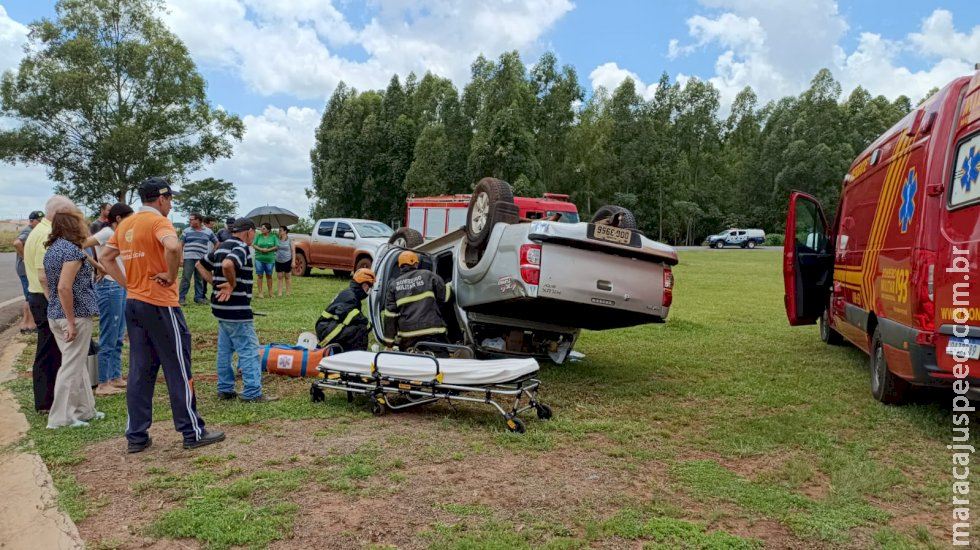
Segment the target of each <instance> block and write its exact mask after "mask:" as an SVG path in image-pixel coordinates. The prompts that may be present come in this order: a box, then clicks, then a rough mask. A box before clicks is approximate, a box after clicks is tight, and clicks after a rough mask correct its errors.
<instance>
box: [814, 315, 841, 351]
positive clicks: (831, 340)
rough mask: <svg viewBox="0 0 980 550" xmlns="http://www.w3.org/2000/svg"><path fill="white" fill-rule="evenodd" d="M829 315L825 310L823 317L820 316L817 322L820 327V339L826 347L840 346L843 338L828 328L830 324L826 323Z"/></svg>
mask: <svg viewBox="0 0 980 550" xmlns="http://www.w3.org/2000/svg"><path fill="white" fill-rule="evenodd" d="M829 314H830V312H829V311H828V310H827V309H826V308H825V309H824V310H823V315H821V316H820V320H819V321H818V324H819V326H820V339H821V340H823V343H825V344H827V345H828V346H840V345H842V344H843V343H844V337H843V336H841V335H840V333H839V332H837V331H836V330H834V329H833V328H831V327H830V324H829V323H828V322H827V319H829V317H828V315H829Z"/></svg>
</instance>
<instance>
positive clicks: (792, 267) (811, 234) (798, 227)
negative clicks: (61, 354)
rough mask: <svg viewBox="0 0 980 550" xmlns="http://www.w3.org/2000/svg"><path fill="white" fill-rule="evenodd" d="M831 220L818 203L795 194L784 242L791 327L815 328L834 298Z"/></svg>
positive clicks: (784, 262) (790, 202)
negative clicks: (832, 288)
mask: <svg viewBox="0 0 980 550" xmlns="http://www.w3.org/2000/svg"><path fill="white" fill-rule="evenodd" d="M829 243H830V238H829V231H828V230H827V218H826V216H824V213H823V209H822V208H820V203H818V202H817V199H815V198H813V197H811V196H810V195H807V194H806V193H800V192H799V191H793V193H792V194H790V197H789V213H788V215H787V217H786V240H785V241H784V242H783V287H784V289H785V292H786V294H785V302H786V304H785V305H786V316H787V317H788V318H789V324H790V325H793V326H797V325H812V324H814V323H816V322H817V319H818V318H819V317H820V315H821V313H823V310H824V308H825V307H826V306H827V300H828V299H829V297H830V285H831V282H832V280H833V271H834V255H833V251H831V250H829V246H830V244H829Z"/></svg>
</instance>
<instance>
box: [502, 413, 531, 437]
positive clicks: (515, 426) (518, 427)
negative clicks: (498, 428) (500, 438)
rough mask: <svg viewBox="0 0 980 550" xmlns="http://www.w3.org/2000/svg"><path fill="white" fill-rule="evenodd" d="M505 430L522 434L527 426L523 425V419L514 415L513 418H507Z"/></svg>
mask: <svg viewBox="0 0 980 550" xmlns="http://www.w3.org/2000/svg"><path fill="white" fill-rule="evenodd" d="M507 430H508V431H511V432H515V433H519V434H522V433H524V432H525V431H527V426H525V425H524V421H523V420H521V419H520V418H517V417H516V416H515V417H514V418H508V419H507Z"/></svg>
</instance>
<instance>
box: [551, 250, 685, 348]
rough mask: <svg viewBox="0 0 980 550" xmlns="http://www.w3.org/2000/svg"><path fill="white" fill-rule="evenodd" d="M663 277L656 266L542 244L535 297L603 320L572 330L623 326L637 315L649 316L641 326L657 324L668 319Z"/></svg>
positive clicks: (637, 260)
mask: <svg viewBox="0 0 980 550" xmlns="http://www.w3.org/2000/svg"><path fill="white" fill-rule="evenodd" d="M663 274H664V268H663V265H662V264H661V263H659V262H654V261H644V260H641V259H637V258H629V257H625V256H618V255H614V254H606V253H603V252H599V251H594V250H583V249H581V248H573V247H569V246H562V245H560V244H555V243H543V244H542V246H541V278H540V284H539V286H538V297H539V298H552V299H555V300H561V301H564V302H566V303H568V302H570V303H574V304H580V305H583V306H589V307H587V308H583V309H581V311H582V312H583V314H586V315H592V316H597V315H598V316H600V317H602V319H591V320H590V319H582V320H580V319H576V320H575V321H574V322H575V324H576V326H579V325H578V323H580V321H586V324H592V325H593V326H590V327H587V326H585V324H583V325H581V326H583V328H593V329H602V328H615V327H617V326H627V325H628V324H629V322H628V321H633V324H635V321H636V320H637V316H641V317H642V316H649V317H651V318H650V319H646V320H643V321H641V322H655V321H657V320H660V319H662V318H664V317H666V315H667V308H664V307H663V297H664V296H663V295H664V289H663V280H664V277H663ZM596 308H599V309H600V310H602V309H604V310H607V311H598V310H597V309H596ZM617 316H618V318H617ZM596 324H598V325H599V326H595V325H596Z"/></svg>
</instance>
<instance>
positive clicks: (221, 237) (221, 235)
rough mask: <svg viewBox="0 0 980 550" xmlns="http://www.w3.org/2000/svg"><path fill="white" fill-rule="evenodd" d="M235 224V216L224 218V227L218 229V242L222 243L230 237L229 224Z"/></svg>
mask: <svg viewBox="0 0 980 550" xmlns="http://www.w3.org/2000/svg"><path fill="white" fill-rule="evenodd" d="M234 224H235V218H228V219H227V220H225V228H224V229H222V230H221V231H218V242H219V243H223V242H225V241H227V240H228V239H230V238H231V226H232V225H234Z"/></svg>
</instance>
